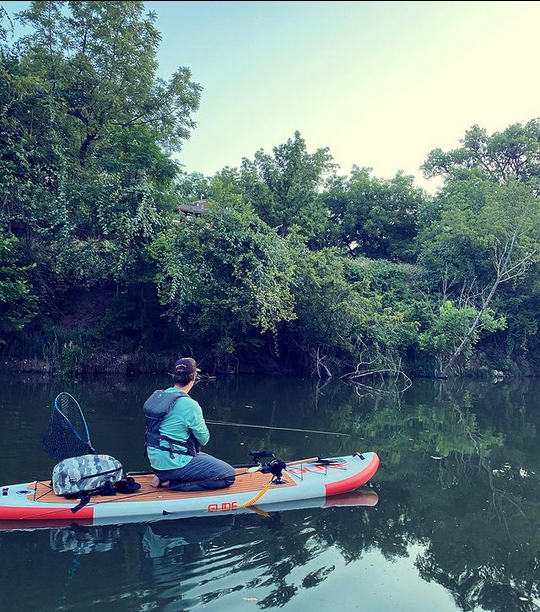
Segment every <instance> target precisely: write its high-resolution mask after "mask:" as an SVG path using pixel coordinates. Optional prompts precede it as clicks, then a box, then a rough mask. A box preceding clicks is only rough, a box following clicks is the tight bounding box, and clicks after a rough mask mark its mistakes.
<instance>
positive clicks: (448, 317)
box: [418, 300, 506, 364]
mask: <svg viewBox="0 0 540 612" xmlns="http://www.w3.org/2000/svg"><path fill="white" fill-rule="evenodd" d="M477 315H478V312H477V311H476V310H475V309H474V308H470V307H469V308H457V307H456V306H454V305H453V304H452V302H451V301H450V300H447V301H445V302H444V303H443V304H442V305H441V306H440V307H439V312H438V314H437V315H436V316H435V317H433V320H432V321H431V324H430V326H429V328H428V329H426V330H425V331H423V332H422V333H420V334H419V337H418V341H419V346H420V349H421V350H423V351H425V352H427V353H429V354H430V355H432V356H434V357H435V358H436V359H437V360H438V362H439V364H443V363H445V362H446V361H448V359H449V358H450V357H451V356H452V354H453V353H454V351H455V350H456V348H457V346H458V345H459V343H460V342H461V340H462V339H463V338H464V337H465V336H466V334H467V332H468V330H469V329H470V327H471V325H472V323H473V322H474V320H475V319H476V317H477ZM505 327H506V320H505V318H504V317H499V318H496V317H495V316H494V313H493V312H492V311H491V310H489V309H488V310H486V311H484V313H483V314H482V318H481V320H480V325H479V326H478V327H477V328H476V329H475V330H474V333H473V334H472V336H471V339H470V341H469V342H468V344H467V347H466V349H465V355H466V356H468V357H470V355H471V352H472V349H473V347H474V346H475V345H476V344H477V342H478V340H479V339H480V337H481V335H482V333H493V332H495V331H497V330H501V329H504V328H505Z"/></svg>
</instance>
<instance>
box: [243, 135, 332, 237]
mask: <svg viewBox="0 0 540 612" xmlns="http://www.w3.org/2000/svg"><path fill="white" fill-rule="evenodd" d="M331 162H332V156H331V155H330V153H329V151H328V149H318V150H317V151H316V152H315V153H313V154H311V153H308V152H307V148H306V142H305V140H304V139H303V138H302V137H301V136H300V133H299V132H296V133H295V135H294V140H291V139H289V140H287V142H286V143H284V144H282V145H279V146H277V147H274V149H273V155H269V154H268V153H265V152H264V151H262V150H261V151H258V152H257V153H256V154H255V158H254V159H253V160H252V161H250V160H248V159H244V160H243V162H242V168H241V171H240V181H241V186H242V191H243V194H244V197H245V199H246V200H247V201H248V202H250V203H251V204H252V205H253V207H254V209H255V212H256V213H257V214H258V215H259V216H260V218H261V219H262V220H263V221H265V222H266V223H267V224H268V225H270V226H271V227H275V228H277V229H278V231H279V233H280V235H281V236H285V235H287V234H288V233H289V232H290V231H291V230H293V229H294V231H295V232H296V233H297V234H299V235H301V236H302V237H304V238H305V239H308V240H309V239H312V238H314V237H316V236H318V235H319V234H320V233H321V232H322V231H323V229H324V227H325V224H326V209H325V206H324V203H323V202H322V201H321V198H320V196H319V192H318V189H319V187H321V186H322V184H323V180H324V176H325V174H327V173H328V172H329V171H330V170H331V169H332V168H333V165H332V163H331Z"/></svg>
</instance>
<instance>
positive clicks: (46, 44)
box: [19, 1, 201, 166]
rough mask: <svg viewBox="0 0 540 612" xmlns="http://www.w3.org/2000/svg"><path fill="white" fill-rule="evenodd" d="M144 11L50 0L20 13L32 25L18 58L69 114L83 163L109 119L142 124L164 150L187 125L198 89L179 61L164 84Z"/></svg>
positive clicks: (150, 18) (137, 6) (155, 36)
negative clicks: (177, 66)
mask: <svg viewBox="0 0 540 612" xmlns="http://www.w3.org/2000/svg"><path fill="white" fill-rule="evenodd" d="M66 6H67V9H68V10H65V8H66ZM143 11H144V3H143V2H114V1H112V2H111V1H107V2H67V3H65V2H57V1H49V2H32V5H31V7H30V8H29V9H28V10H26V11H22V12H21V13H20V14H19V17H20V19H21V20H22V22H23V23H24V24H26V25H29V26H31V27H32V28H33V30H34V32H33V33H32V34H29V35H28V36H26V37H25V38H24V39H23V41H22V44H23V49H25V53H24V61H25V64H26V65H27V66H28V69H29V71H31V72H32V73H33V74H35V75H36V76H39V78H41V79H42V81H43V82H44V84H46V86H47V87H48V88H49V90H50V91H51V93H52V95H53V96H54V98H55V100H56V101H57V103H58V104H59V105H61V107H62V109H63V110H64V112H65V114H66V115H67V116H68V117H69V118H71V119H72V121H71V122H67V123H68V124H69V123H71V126H70V127H72V129H73V131H74V132H75V134H76V135H77V138H76V139H75V138H73V140H72V143H73V145H74V146H75V148H76V149H77V156H78V159H79V162H80V164H81V165H82V166H85V165H86V164H87V163H88V162H89V161H90V158H89V155H90V149H91V147H93V146H94V145H95V143H96V142H97V141H99V140H101V139H103V138H104V137H105V136H106V134H107V131H108V128H110V127H111V126H118V127H122V128H129V127H130V126H133V125H144V126H147V127H148V128H151V129H152V130H154V134H155V135H159V140H158V142H159V143H160V144H161V145H163V146H164V147H166V148H169V149H179V148H180V146H181V143H182V141H183V140H185V139H186V138H187V137H188V136H189V130H190V129H191V128H193V127H194V123H193V121H192V120H191V118H190V115H191V113H192V111H193V110H195V109H196V108H197V107H198V104H199V97H200V89H201V88H200V86H199V85H197V84H195V83H193V82H192V81H191V73H190V71H189V70H188V69H187V68H184V67H181V68H178V70H177V71H176V72H175V73H174V75H173V76H172V78H171V79H170V80H169V82H168V83H167V82H165V81H164V80H163V79H161V78H159V77H157V76H156V70H157V61H156V51H157V47H158V44H159V40H160V34H159V32H158V31H157V30H156V29H155V27H154V25H153V24H154V21H155V18H156V16H155V14H154V13H149V14H148V15H146V16H145V17H143ZM75 134H72V136H73V137H74V136H75Z"/></svg>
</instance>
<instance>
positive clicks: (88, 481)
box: [52, 455, 124, 497]
mask: <svg viewBox="0 0 540 612" xmlns="http://www.w3.org/2000/svg"><path fill="white" fill-rule="evenodd" d="M123 477H124V470H123V468H122V464H121V463H120V462H119V461H118V460H116V459H115V458H114V457H110V456H109V455H81V456H80V457H69V458H68V459H64V460H63V461H60V463H58V464H57V465H56V466H55V467H54V469H53V473H52V488H53V491H54V492H55V493H56V494H57V495H64V496H66V497H80V496H81V495H85V494H92V493H99V492H100V491H103V490H106V489H113V485H114V483H117V482H119V481H121V480H122V478H123ZM113 495H114V493H113Z"/></svg>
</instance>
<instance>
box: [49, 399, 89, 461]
mask: <svg viewBox="0 0 540 612" xmlns="http://www.w3.org/2000/svg"><path fill="white" fill-rule="evenodd" d="M43 449H44V450H45V452H46V453H47V454H48V455H49V456H51V457H52V458H53V459H55V460H56V461H62V460H64V459H67V458H68V457H78V456H80V455H88V454H90V453H94V452H95V451H94V449H93V448H92V444H91V442H90V435H89V434H88V428H87V426H86V421H85V418H84V415H83V413H82V410H81V407H80V406H79V404H78V402H77V400H76V399H75V398H74V397H72V396H71V395H70V394H69V393H65V392H63V393H60V395H58V397H57V398H56V399H55V400H54V407H53V410H52V413H51V416H50V418H49V422H48V424H47V427H46V429H45V434H44V435H43Z"/></svg>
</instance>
